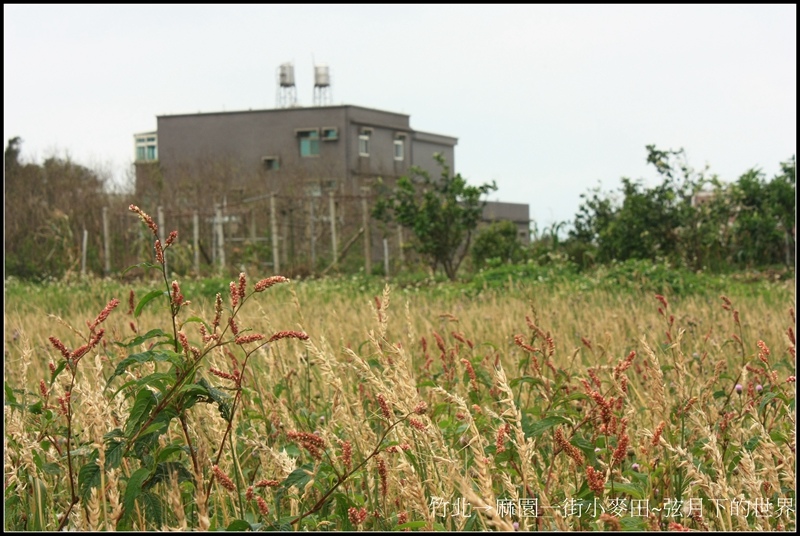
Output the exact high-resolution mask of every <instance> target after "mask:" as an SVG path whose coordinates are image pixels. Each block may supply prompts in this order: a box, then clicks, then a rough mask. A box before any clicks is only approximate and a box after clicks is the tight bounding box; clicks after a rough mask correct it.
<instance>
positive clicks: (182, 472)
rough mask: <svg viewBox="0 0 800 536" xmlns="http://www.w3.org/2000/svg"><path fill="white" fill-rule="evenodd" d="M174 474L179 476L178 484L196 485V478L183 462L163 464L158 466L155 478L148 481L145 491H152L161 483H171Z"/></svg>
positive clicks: (154, 474)
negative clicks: (151, 489)
mask: <svg viewBox="0 0 800 536" xmlns="http://www.w3.org/2000/svg"><path fill="white" fill-rule="evenodd" d="M172 473H175V474H176V475H177V477H178V484H180V483H182V482H192V483H194V476H193V475H192V473H190V472H189V470H188V469H187V468H186V466H185V465H184V464H183V463H182V462H161V463H159V464H158V465H157V466H156V470H155V472H154V473H153V477H152V478H151V479H149V480H148V481H147V485H146V486H145V488H144V489H146V490H147V489H150V488H152V487H153V486H155V485H156V484H159V483H161V482H170V481H171V480H172Z"/></svg>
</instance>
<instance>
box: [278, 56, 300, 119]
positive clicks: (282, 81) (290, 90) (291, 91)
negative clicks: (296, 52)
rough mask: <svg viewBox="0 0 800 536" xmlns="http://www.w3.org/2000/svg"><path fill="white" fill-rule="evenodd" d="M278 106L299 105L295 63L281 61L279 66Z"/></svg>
mask: <svg viewBox="0 0 800 536" xmlns="http://www.w3.org/2000/svg"><path fill="white" fill-rule="evenodd" d="M276 106H277V107H278V108H290V107H293V106H297V87H296V86H295V85H294V65H293V64H292V63H290V62H286V63H281V65H280V67H278V98H277V104H276Z"/></svg>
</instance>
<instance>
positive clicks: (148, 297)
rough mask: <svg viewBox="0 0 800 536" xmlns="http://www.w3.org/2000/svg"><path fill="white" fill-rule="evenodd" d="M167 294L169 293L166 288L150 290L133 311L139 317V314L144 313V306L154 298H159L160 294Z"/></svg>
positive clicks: (135, 316)
mask: <svg viewBox="0 0 800 536" xmlns="http://www.w3.org/2000/svg"><path fill="white" fill-rule="evenodd" d="M167 295H168V294H167V291H166V290H151V291H150V292H148V293H147V294H146V295H145V296H144V298H142V299H141V301H140V302H139V303H138V304H137V305H136V309H135V310H134V311H133V316H134V318H139V315H140V314H142V309H143V308H144V306H145V305H147V304H148V303H150V302H151V301H152V300H154V299H155V298H158V297H159V296H167Z"/></svg>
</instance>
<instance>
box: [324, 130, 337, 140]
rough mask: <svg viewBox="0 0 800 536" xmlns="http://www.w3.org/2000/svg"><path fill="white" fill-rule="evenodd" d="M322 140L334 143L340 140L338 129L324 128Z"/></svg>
mask: <svg viewBox="0 0 800 536" xmlns="http://www.w3.org/2000/svg"><path fill="white" fill-rule="evenodd" d="M322 139H323V140H324V141H334V140H338V139H339V131H338V130H337V129H336V127H323V129H322Z"/></svg>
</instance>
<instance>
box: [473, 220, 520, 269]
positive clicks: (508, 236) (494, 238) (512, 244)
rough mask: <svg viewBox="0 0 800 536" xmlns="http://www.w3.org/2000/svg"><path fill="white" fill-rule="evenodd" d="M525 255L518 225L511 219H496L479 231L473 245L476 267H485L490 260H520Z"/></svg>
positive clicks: (510, 261)
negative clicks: (518, 234)
mask: <svg viewBox="0 0 800 536" xmlns="http://www.w3.org/2000/svg"><path fill="white" fill-rule="evenodd" d="M522 257H523V251H522V244H521V243H520V241H519V238H518V237H517V226H516V225H515V224H514V222H511V221H496V222H493V223H491V224H490V225H489V226H488V227H486V228H484V229H482V230H481V231H480V232H478V234H477V236H476V237H475V244H473V246H472V262H473V264H474V266H475V268H476V269H477V268H483V267H484V266H485V265H486V264H487V262H489V261H495V262H497V261H499V262H502V263H512V262H519V261H520V260H521V259H522Z"/></svg>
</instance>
